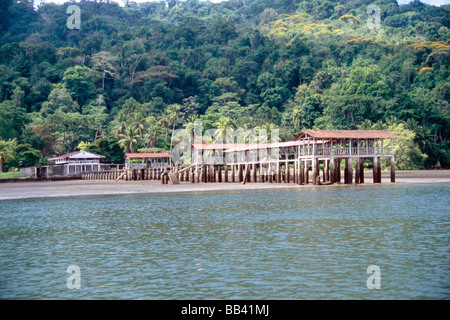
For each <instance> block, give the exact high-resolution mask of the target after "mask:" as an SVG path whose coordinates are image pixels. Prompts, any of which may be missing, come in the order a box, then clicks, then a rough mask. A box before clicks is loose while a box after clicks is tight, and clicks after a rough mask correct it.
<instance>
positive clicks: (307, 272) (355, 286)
mask: <svg viewBox="0 0 450 320" xmlns="http://www.w3.org/2000/svg"><path fill="white" fill-rule="evenodd" d="M449 191H450V184H436V185H379V186H343V187H319V188H299V189H290V190H278V191H276V190H264V191H253V192H241V191H239V192H220V193H207V194H160V195H139V196H108V197H76V198H53V199H29V200H11V201H0V243H1V247H0V299H275V300H285V299H289V300H291V299H449V298H450V280H449V279H450V258H449V253H450V252H449V251H450V237H449V236H450V211H449ZM69 266H78V267H79V273H74V274H72V273H67V269H68V267H69ZM369 266H377V267H378V270H379V272H378V273H373V274H372V273H367V268H368V267H369ZM74 276H76V278H74ZM369 277H372V278H371V279H370V281H369V282H370V284H372V285H378V287H379V289H376V288H375V289H369V287H368V284H367V283H368V278H369ZM374 277H375V279H374ZM69 278H70V284H69V285H68V283H67V282H68V281H67V280H68V279H69ZM73 279H75V280H73ZM72 280H73V281H72ZM76 283H78V284H79V285H80V289H69V287H71V285H72V286H73V285H74V284H76Z"/></svg>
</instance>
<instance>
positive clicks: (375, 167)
mask: <svg viewBox="0 0 450 320" xmlns="http://www.w3.org/2000/svg"><path fill="white" fill-rule="evenodd" d="M379 161H380V160H379V158H378V157H373V183H379V181H378V163H379Z"/></svg>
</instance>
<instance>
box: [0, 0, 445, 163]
mask: <svg viewBox="0 0 450 320" xmlns="http://www.w3.org/2000/svg"><path fill="white" fill-rule="evenodd" d="M0 4H1V5H0V32H1V33H0V158H1V159H0V169H3V170H6V169H8V168H11V167H18V166H27V165H35V164H39V163H45V162H46V161H47V159H48V158H49V157H51V156H54V155H57V154H61V153H64V152H70V151H73V150H78V149H83V150H90V151H93V152H98V153H101V154H103V155H105V156H106V157H107V160H108V161H115V162H120V161H122V160H123V152H130V151H138V150H161V149H165V150H169V149H170V147H171V145H170V141H171V132H172V131H173V130H174V129H176V128H183V127H184V128H188V129H192V128H193V122H194V121H195V120H202V122H203V129H205V130H206V129H209V128H217V129H218V131H220V132H222V131H223V130H224V129H226V128H236V127H242V128H256V127H259V128H261V127H264V128H268V129H269V130H270V129H271V128H279V130H280V135H281V138H282V139H283V140H288V139H292V137H293V136H294V135H295V134H296V133H298V132H299V131H301V130H303V129H310V128H314V129H357V128H364V129H371V128H372V129H374V128H391V129H397V132H398V133H399V134H401V135H402V137H404V139H405V140H404V141H403V144H402V148H408V150H403V149H402V156H401V158H399V159H401V163H402V168H406V169H407V168H423V167H426V166H431V165H434V164H436V162H437V161H438V160H439V161H440V163H441V164H442V165H445V166H448V165H449V164H450V154H449V152H448V149H449V148H448V144H449V141H448V125H449V119H450V117H449V98H450V82H449V62H450V55H449V54H450V29H449V28H450V14H449V12H450V6H444V7H434V6H429V5H425V4H422V3H421V2H419V1H418V0H416V1H414V2H412V3H411V4H409V5H402V6H399V5H398V4H397V2H396V1H395V0H345V1H344V0H340V1H328V0H315V1H309V0H308V1H306V0H272V1H267V0H245V1H244V0H229V1H225V2H221V3H218V4H214V3H210V2H201V1H199V0H188V1H179V0H168V1H166V2H163V1H161V2H149V3H144V4H139V5H137V4H135V3H133V2H131V1H130V2H128V3H127V5H125V6H124V7H120V6H119V5H118V4H116V3H114V2H111V3H110V2H109V1H108V2H101V1H100V2H97V1H81V3H72V4H76V5H78V6H79V7H80V8H81V29H69V28H68V27H67V25H66V22H67V19H68V18H69V16H70V14H67V13H66V9H67V7H68V6H69V5H70V4H71V3H66V4H64V5H56V4H51V3H49V4H43V5H40V6H39V7H38V8H37V9H36V8H34V7H33V4H32V3H30V2H28V1H24V0H22V1H18V0H1V1H0ZM370 5H376V6H378V8H379V9H380V10H379V12H380V18H381V20H380V21H379V22H380V23H379V28H378V27H375V28H373V27H372V28H369V23H370V24H371V25H373V22H374V21H375V22H376V20H373V16H372V15H371V14H372V12H369V11H368V10H367V8H368V6H370ZM405 141H407V143H406V142H405ZM397 149H398V148H397ZM405 157H406V159H405ZM2 164H4V166H3V168H1V167H2ZM399 164H400V163H399Z"/></svg>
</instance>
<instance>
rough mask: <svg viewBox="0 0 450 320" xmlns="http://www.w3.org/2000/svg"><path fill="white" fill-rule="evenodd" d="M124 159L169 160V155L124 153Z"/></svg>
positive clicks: (159, 153) (166, 153)
mask: <svg viewBox="0 0 450 320" xmlns="http://www.w3.org/2000/svg"><path fill="white" fill-rule="evenodd" d="M125 158H128V159H148V158H170V154H169V153H168V152H138V153H126V154H125Z"/></svg>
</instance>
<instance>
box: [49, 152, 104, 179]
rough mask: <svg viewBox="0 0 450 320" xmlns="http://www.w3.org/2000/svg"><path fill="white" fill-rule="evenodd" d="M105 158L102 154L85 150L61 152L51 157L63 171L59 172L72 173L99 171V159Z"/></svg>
mask: <svg viewBox="0 0 450 320" xmlns="http://www.w3.org/2000/svg"><path fill="white" fill-rule="evenodd" d="M102 158H105V157H104V156H102V155H99V154H95V153H91V152H87V151H76V152H71V153H66V154H62V155H60V156H58V157H54V158H51V159H49V160H51V161H53V162H54V164H55V165H58V166H62V167H63V168H64V169H63V172H61V173H59V174H63V175H72V174H80V173H83V172H91V171H100V159H102Z"/></svg>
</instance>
